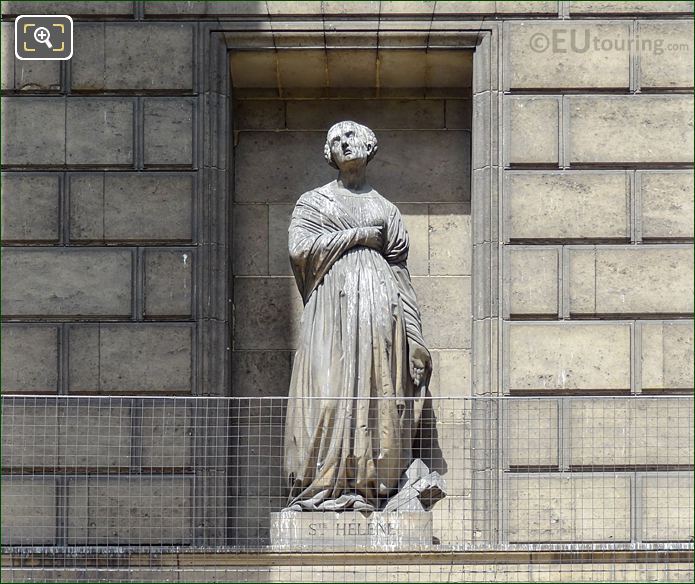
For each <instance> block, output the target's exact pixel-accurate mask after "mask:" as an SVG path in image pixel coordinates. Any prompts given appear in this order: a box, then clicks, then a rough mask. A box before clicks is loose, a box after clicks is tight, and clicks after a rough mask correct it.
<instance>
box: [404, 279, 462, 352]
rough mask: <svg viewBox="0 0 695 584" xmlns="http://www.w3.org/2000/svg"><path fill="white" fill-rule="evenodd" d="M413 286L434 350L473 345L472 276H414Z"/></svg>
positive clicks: (424, 328) (425, 331)
mask: <svg viewBox="0 0 695 584" xmlns="http://www.w3.org/2000/svg"><path fill="white" fill-rule="evenodd" d="M412 280H413V288H414V289H415V293H416V294H417V300H418V304H419V307H420V313H421V316H422V333H423V335H424V337H425V340H426V341H427V343H428V347H429V348H433V349H469V348H470V346H471V279H470V278H467V277H459V276H450V277H446V276H444V277H429V278H425V277H414V278H413V279H412Z"/></svg>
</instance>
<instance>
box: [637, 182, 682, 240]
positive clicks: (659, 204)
mask: <svg viewBox="0 0 695 584" xmlns="http://www.w3.org/2000/svg"><path fill="white" fill-rule="evenodd" d="M639 176H640V183H641V197H642V198H641V208H642V237H644V238H645V239H648V238H655V239H662V238H678V237H687V238H692V237H693V223H695V214H694V212H693V207H694V204H693V200H694V197H693V173H692V171H686V172H672V171H671V172H669V171H663V172H658V171H655V172H641V173H639Z"/></svg>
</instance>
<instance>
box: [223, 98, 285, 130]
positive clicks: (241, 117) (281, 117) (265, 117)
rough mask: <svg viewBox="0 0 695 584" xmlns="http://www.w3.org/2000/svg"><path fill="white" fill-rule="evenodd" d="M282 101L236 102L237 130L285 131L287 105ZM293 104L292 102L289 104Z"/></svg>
mask: <svg viewBox="0 0 695 584" xmlns="http://www.w3.org/2000/svg"><path fill="white" fill-rule="evenodd" d="M287 103H288V102H285V101H280V100H260V99H258V100H256V99H239V100H237V101H235V102H234V106H233V108H232V109H233V111H234V120H235V126H234V129H235V130H284V129H285V107H286V106H285V104H287ZM289 103H292V102H289Z"/></svg>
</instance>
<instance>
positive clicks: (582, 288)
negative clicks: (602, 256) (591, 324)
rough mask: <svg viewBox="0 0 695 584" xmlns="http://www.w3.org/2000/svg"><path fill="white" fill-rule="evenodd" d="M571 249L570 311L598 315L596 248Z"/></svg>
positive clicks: (567, 284) (568, 282) (566, 282)
mask: <svg viewBox="0 0 695 584" xmlns="http://www.w3.org/2000/svg"><path fill="white" fill-rule="evenodd" d="M568 249H569V254H568V256H567V257H568V258H569V281H565V282H563V283H564V285H565V286H566V287H568V288H569V310H570V311H571V312H577V313H579V314H596V247H595V246H582V247H579V246H577V247H570V248H568Z"/></svg>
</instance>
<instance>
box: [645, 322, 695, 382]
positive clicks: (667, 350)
mask: <svg viewBox="0 0 695 584" xmlns="http://www.w3.org/2000/svg"><path fill="white" fill-rule="evenodd" d="M641 327H642V355H641V356H640V358H641V360H642V388H643V389H692V388H693V367H692V363H693V323H692V321H671V322H654V323H651V322H644V323H642V325H641Z"/></svg>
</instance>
